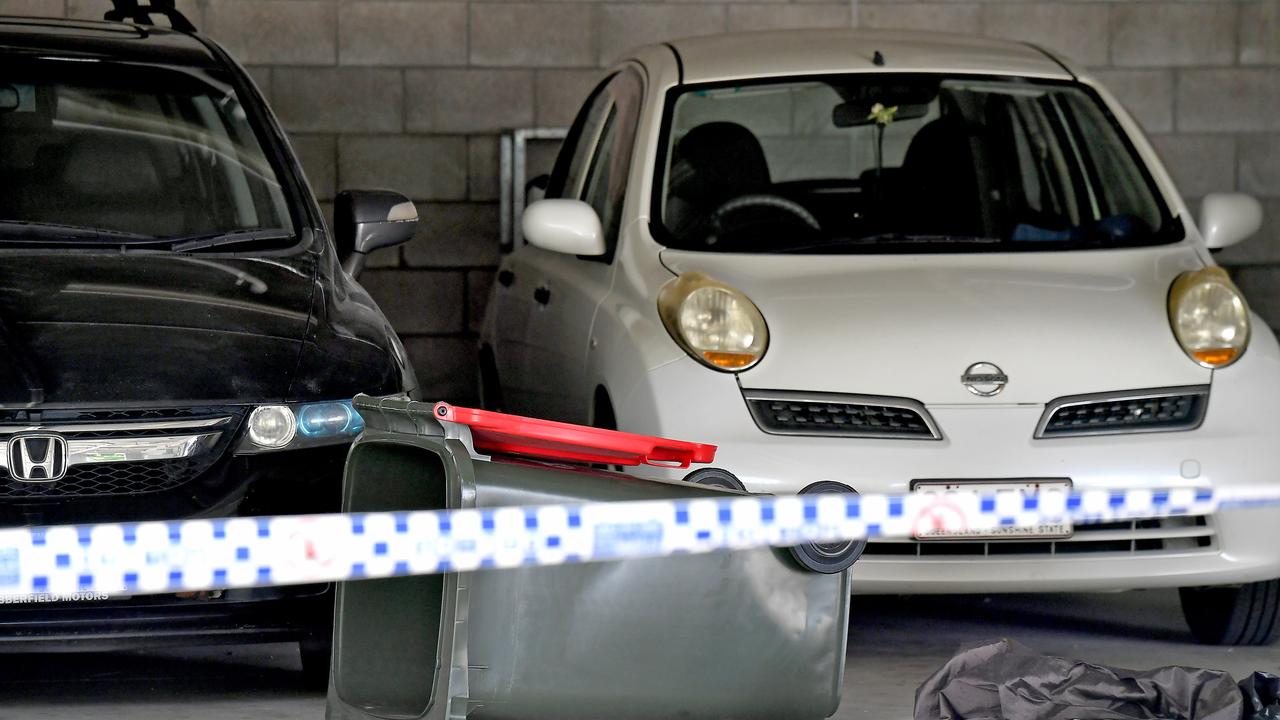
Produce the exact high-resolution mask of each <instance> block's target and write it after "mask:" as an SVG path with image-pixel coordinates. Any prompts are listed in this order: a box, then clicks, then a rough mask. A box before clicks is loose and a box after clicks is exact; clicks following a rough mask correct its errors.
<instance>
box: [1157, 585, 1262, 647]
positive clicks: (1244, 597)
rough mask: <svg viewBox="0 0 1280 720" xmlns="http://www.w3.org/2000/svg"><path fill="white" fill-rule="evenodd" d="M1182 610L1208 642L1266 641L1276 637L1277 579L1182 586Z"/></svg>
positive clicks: (1197, 635)
mask: <svg viewBox="0 0 1280 720" xmlns="http://www.w3.org/2000/svg"><path fill="white" fill-rule="evenodd" d="M1179 593H1180V594H1181V597H1182V614H1183V616H1184V617H1185V618H1186V619H1187V625H1189V626H1190V627H1191V634H1192V635H1194V636H1195V638H1196V640H1199V641H1200V642H1202V643H1206V644H1209V645H1270V644H1272V643H1274V642H1275V641H1276V640H1277V639H1280V580H1265V581H1263V582H1254V583H1248V584H1245V585H1240V586H1237V587H1196V588H1182V589H1181V590H1180V591H1179Z"/></svg>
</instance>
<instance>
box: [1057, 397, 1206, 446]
mask: <svg viewBox="0 0 1280 720" xmlns="http://www.w3.org/2000/svg"><path fill="white" fill-rule="evenodd" d="M1208 400H1209V386H1207V385H1202V386H1194V387H1179V388H1160V389H1155V390H1142V391H1135V392H1122V393H1106V394H1102V395H1077V396H1073V397H1065V398H1058V399H1057V400H1054V401H1053V402H1051V403H1049V405H1048V407H1046V408H1045V411H1044V415H1043V416H1042V417H1041V418H1040V425H1039V427H1038V428H1037V430H1036V437H1038V438H1047V437H1061V436H1064V435H1110V434H1118V433H1138V432H1171V431H1176V430H1194V429H1195V428H1197V427H1200V423H1201V422H1202V421H1203V420H1204V413H1205V409H1206V407H1207V406H1208V404H1209V403H1208Z"/></svg>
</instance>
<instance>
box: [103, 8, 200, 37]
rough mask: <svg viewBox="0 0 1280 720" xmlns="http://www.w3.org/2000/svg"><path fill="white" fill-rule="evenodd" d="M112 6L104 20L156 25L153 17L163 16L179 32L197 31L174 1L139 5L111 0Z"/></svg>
mask: <svg viewBox="0 0 1280 720" xmlns="http://www.w3.org/2000/svg"><path fill="white" fill-rule="evenodd" d="M111 6H112V9H110V10H108V11H107V13H106V14H105V15H103V16H102V19H103V20H110V21H112V22H133V23H136V24H138V25H155V23H154V22H152V20H151V16H152V15H161V16H163V17H164V18H166V19H167V20H168V21H169V26H170V27H172V28H173V29H174V30H177V31H178V32H184V33H193V32H195V31H196V26H195V25H192V24H191V21H190V20H188V19H187V16H186V15H183V14H182V13H181V12H179V10H178V8H177V6H176V5H174V0H149V2H148V3H147V4H146V5H139V4H138V0H111Z"/></svg>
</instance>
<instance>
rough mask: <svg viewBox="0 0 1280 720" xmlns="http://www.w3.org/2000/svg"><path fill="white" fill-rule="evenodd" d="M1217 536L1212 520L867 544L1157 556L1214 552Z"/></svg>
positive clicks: (943, 550)
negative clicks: (1050, 536)
mask: <svg viewBox="0 0 1280 720" xmlns="http://www.w3.org/2000/svg"><path fill="white" fill-rule="evenodd" d="M1216 545H1217V541H1216V534H1215V532H1214V529H1213V523H1212V522H1211V518H1210V517H1209V516H1207V515H1196V516H1192V517H1175V518H1157V519H1147V520H1125V521H1121V522H1109V523H1098V524H1093V525H1077V526H1076V528H1075V534H1074V535H1072V536H1071V537H1069V538H1065V539H1060V540H991V541H983V540H955V541H952V540H928V541H924V542H919V541H915V540H906V541H902V540H895V541H882V542H877V541H875V540H872V541H870V542H869V543H867V550H866V554H867V555H868V556H880V557H887V556H898V557H904V556H905V557H946V556H951V557H965V558H974V557H1005V556H1010V555H1031V556H1055V555H1058V556H1067V555H1097V554H1104V553H1108V554H1113V555H1115V554H1120V555H1135V554H1136V555H1143V556H1147V555H1153V554H1159V553H1185V552H1196V551H1212V550H1214V549H1215V548H1216Z"/></svg>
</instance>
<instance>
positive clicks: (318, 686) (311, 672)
mask: <svg viewBox="0 0 1280 720" xmlns="http://www.w3.org/2000/svg"><path fill="white" fill-rule="evenodd" d="M298 655H299V656H300V657H301V659H302V684H303V686H304V687H306V689H308V690H320V691H324V690H327V689H328V688H329V663H330V661H331V660H332V658H333V643H332V642H326V641H323V640H301V641H299V642H298Z"/></svg>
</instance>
